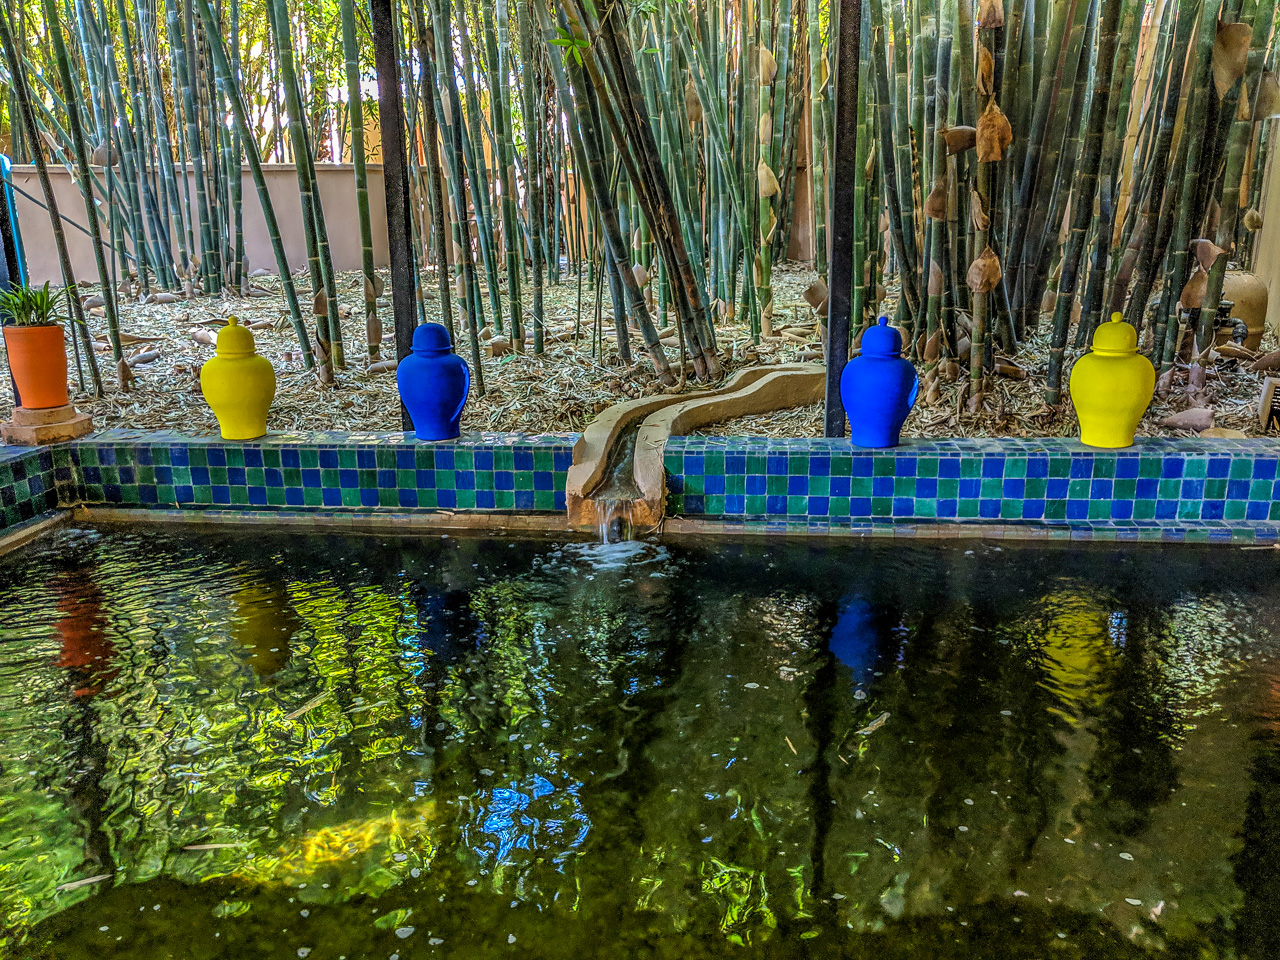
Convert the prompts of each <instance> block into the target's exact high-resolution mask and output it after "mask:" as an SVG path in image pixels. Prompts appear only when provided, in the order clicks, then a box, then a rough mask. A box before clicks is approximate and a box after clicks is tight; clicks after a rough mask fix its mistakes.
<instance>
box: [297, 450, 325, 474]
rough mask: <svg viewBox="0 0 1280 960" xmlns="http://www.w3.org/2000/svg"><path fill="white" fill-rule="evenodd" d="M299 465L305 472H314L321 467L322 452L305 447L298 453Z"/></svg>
mask: <svg viewBox="0 0 1280 960" xmlns="http://www.w3.org/2000/svg"><path fill="white" fill-rule="evenodd" d="M298 463H299V464H300V465H301V466H302V469H303V470H314V469H315V468H316V467H318V466H320V451H318V450H313V449H309V448H307V447H303V448H302V449H301V450H299V451H298Z"/></svg>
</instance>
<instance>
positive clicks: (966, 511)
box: [956, 468, 978, 520]
mask: <svg viewBox="0 0 1280 960" xmlns="http://www.w3.org/2000/svg"><path fill="white" fill-rule="evenodd" d="M962 469H963V468H962ZM956 515H957V516H959V517H961V518H963V519H965V520H972V519H973V518H974V517H976V516H977V515H978V501H977V500H968V499H966V500H961V501H960V502H959V503H958V504H956Z"/></svg>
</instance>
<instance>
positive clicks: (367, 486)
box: [356, 469, 378, 490]
mask: <svg viewBox="0 0 1280 960" xmlns="http://www.w3.org/2000/svg"><path fill="white" fill-rule="evenodd" d="M356 483H358V484H360V487H361V489H364V490H376V489H377V488H378V471H377V470H367V469H366V470H357V471H356Z"/></svg>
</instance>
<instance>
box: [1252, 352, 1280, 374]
mask: <svg viewBox="0 0 1280 960" xmlns="http://www.w3.org/2000/svg"><path fill="white" fill-rule="evenodd" d="M1249 369H1250V370H1251V371H1253V372H1254V373H1264V372H1266V371H1267V370H1276V369H1280V350H1272V351H1271V352H1270V353H1266V354H1263V355H1262V356H1261V357H1259V358H1258V359H1257V360H1255V361H1253V363H1251V364H1250V365H1249Z"/></svg>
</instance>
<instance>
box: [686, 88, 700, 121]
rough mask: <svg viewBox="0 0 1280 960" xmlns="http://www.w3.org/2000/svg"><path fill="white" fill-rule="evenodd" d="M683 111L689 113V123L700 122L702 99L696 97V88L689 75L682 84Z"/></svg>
mask: <svg viewBox="0 0 1280 960" xmlns="http://www.w3.org/2000/svg"><path fill="white" fill-rule="evenodd" d="M684 112H685V113H687V114H688V115H689V122H690V123H701V122H702V101H701V100H699V99H698V88H697V87H695V86H694V85H693V77H690V78H689V79H688V80H687V81H686V82H685V85H684Z"/></svg>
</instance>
